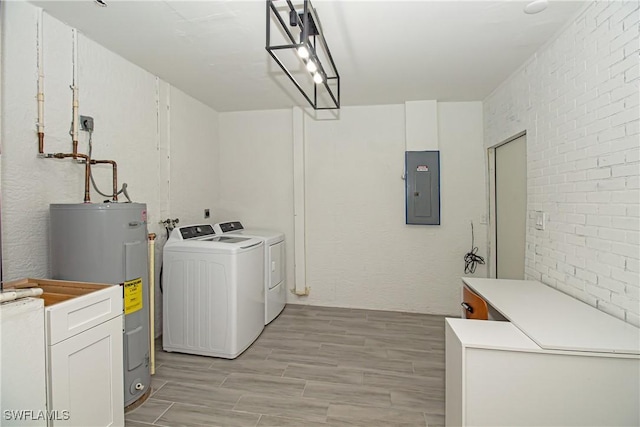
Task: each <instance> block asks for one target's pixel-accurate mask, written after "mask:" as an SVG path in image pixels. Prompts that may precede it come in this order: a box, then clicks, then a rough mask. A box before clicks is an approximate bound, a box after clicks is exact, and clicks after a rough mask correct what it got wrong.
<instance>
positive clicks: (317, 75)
mask: <svg viewBox="0 0 640 427" xmlns="http://www.w3.org/2000/svg"><path fill="white" fill-rule="evenodd" d="M313 81H314V82H316V84H320V83H322V82H323V81H324V79H323V78H322V76H321V75H320V73H315V74H314V75H313Z"/></svg>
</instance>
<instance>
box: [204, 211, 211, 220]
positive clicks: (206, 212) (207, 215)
mask: <svg viewBox="0 0 640 427" xmlns="http://www.w3.org/2000/svg"><path fill="white" fill-rule="evenodd" d="M210 216H211V213H210V212H209V209H205V210H204V218H205V219H207V218H209V217H210Z"/></svg>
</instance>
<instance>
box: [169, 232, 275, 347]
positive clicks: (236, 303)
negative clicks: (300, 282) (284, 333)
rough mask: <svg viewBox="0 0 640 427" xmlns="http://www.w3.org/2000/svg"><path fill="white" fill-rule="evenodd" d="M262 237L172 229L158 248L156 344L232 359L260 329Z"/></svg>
mask: <svg viewBox="0 0 640 427" xmlns="http://www.w3.org/2000/svg"><path fill="white" fill-rule="evenodd" d="M263 254H264V241H263V240H261V239H255V238H250V237H245V236H216V235H215V232H214V231H213V226H212V225H210V224H206V225H190V226H185V227H180V228H176V229H174V230H173V232H172V233H171V236H170V237H169V239H168V240H167V243H166V244H165V246H164V254H163V270H164V271H163V276H162V277H163V285H164V286H163V295H162V296H163V325H162V347H163V348H164V350H166V351H177V352H181V353H189V354H199V355H202V356H214V357H223V358H227V359H234V358H236V357H237V356H239V355H240V354H241V353H242V352H243V351H244V350H246V349H247V348H248V347H249V346H250V345H251V344H252V343H253V342H254V341H255V340H256V338H258V336H259V335H260V333H261V332H262V330H263V329H264V278H263V274H264V255H263Z"/></svg>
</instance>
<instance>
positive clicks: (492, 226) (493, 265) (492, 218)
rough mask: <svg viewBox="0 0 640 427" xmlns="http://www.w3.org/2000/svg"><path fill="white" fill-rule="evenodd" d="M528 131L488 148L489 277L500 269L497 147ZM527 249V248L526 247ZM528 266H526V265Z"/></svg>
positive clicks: (493, 275)
mask: <svg viewBox="0 0 640 427" xmlns="http://www.w3.org/2000/svg"><path fill="white" fill-rule="evenodd" d="M526 134H527V131H526V130H523V131H522V132H519V133H517V134H515V135H513V136H511V137H509V138H507V139H505V140H504V141H501V142H498V143H496V144H494V145H491V146H489V148H487V165H488V167H489V179H488V184H489V191H488V193H489V227H488V233H489V236H488V238H487V242H489V244H488V248H487V253H488V255H487V266H488V270H489V271H488V274H489V277H491V278H494V279H495V277H496V275H497V270H498V266H497V256H496V240H497V238H496V232H497V230H496V157H495V151H496V148H498V147H500V146H501V145H504V144H508V143H509V142H511V141H514V140H516V139H518V138H520V137H521V136H526ZM525 251H526V249H525ZM525 267H526V266H525Z"/></svg>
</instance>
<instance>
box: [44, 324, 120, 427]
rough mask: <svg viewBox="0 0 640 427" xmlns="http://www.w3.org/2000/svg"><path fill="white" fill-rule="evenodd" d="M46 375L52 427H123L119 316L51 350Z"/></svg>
mask: <svg viewBox="0 0 640 427" xmlns="http://www.w3.org/2000/svg"><path fill="white" fill-rule="evenodd" d="M48 371H49V380H50V381H49V385H48V392H49V408H48V409H49V410H51V411H57V412H56V413H57V414H60V416H58V417H56V419H55V420H53V421H52V423H51V425H52V426H55V427H60V426H78V427H89V426H100V427H102V426H122V425H124V395H123V379H122V317H121V316H118V317H116V318H114V319H112V320H110V321H108V322H105V323H102V324H100V325H98V326H95V327H93V328H91V329H89V330H87V331H85V332H82V333H80V334H78V335H75V336H73V337H71V338H69V339H66V340H64V341H62V342H59V343H57V344H55V345H53V346H50V347H49V366H48ZM63 411H68V417H66V416H64V412H63ZM65 418H68V419H65Z"/></svg>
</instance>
